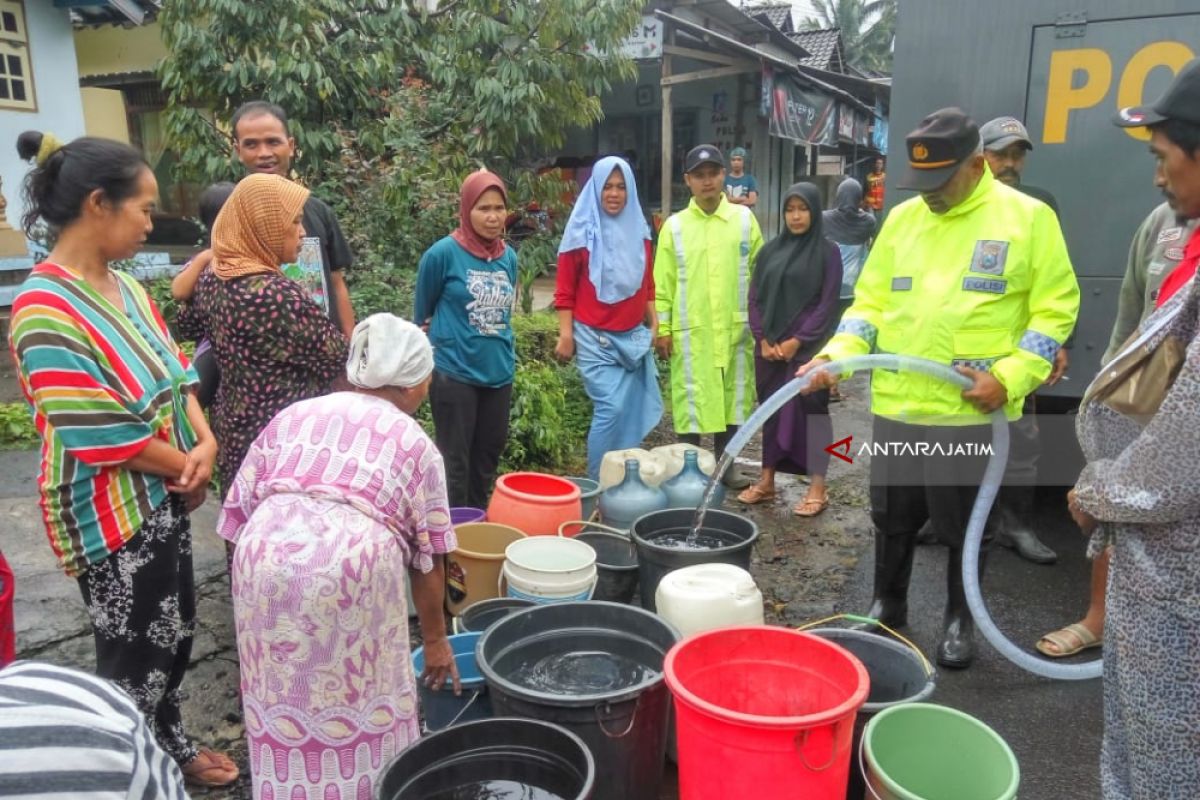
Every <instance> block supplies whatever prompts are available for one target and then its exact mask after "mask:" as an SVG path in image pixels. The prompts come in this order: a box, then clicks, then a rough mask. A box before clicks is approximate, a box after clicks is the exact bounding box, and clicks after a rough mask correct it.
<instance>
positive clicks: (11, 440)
mask: <svg viewBox="0 0 1200 800" xmlns="http://www.w3.org/2000/svg"><path fill="white" fill-rule="evenodd" d="M39 441H40V437H39V436H38V432H37V428H36V427H34V424H33V414H32V413H31V412H30V410H29V406H28V405H27V404H25V403H0V450H22V449H25V448H28V447H32V446H33V445H36V444H37V443H38V442H39Z"/></svg>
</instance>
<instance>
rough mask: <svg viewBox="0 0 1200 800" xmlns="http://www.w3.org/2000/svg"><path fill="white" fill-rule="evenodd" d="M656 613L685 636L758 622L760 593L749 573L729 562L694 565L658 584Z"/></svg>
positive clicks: (664, 578) (761, 607) (676, 571)
mask: <svg viewBox="0 0 1200 800" xmlns="http://www.w3.org/2000/svg"><path fill="white" fill-rule="evenodd" d="M654 604H655V607H656V608H657V610H658V614H659V616H661V617H662V618H663V619H665V620H666V621H667V622H670V623H671V624H672V625H674V626H675V627H676V628H678V629H679V632H680V633H682V634H683V635H684V636H685V637H687V636H691V635H692V634H694V633H702V632H704V631H710V630H713V629H715V628H727V627H730V626H732V625H762V624H763V596H762V592H761V591H759V589H758V585H757V584H755V583H754V578H753V577H751V576H750V573H749V572H747V571H746V570H744V569H742V568H741V567H735V566H733V565H732V564H696V565H695V566H691V567H684V568H683V569H677V570H675V571H674V572H668V573H667V574H666V575H665V576H663V579H662V581H661V582H660V583H659V584H658V591H657V592H655V596H654Z"/></svg>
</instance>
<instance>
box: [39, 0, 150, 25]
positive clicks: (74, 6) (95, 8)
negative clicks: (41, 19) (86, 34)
mask: <svg viewBox="0 0 1200 800" xmlns="http://www.w3.org/2000/svg"><path fill="white" fill-rule="evenodd" d="M54 6H55V8H63V9H66V10H67V11H68V12H70V15H71V22H72V23H73V24H74V25H76V26H77V27H88V26H93V25H144V24H145V23H147V22H151V21H152V20H153V19H154V18H155V16H157V15H158V12H159V11H161V10H162V0H54Z"/></svg>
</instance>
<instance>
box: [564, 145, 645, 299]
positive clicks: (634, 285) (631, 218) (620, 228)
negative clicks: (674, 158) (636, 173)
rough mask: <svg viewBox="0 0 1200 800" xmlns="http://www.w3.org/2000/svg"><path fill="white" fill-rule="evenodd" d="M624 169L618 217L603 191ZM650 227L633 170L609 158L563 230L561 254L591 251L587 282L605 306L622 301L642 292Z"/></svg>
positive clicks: (590, 181) (594, 175)
mask: <svg viewBox="0 0 1200 800" xmlns="http://www.w3.org/2000/svg"><path fill="white" fill-rule="evenodd" d="M618 167H619V168H620V169H621V174H622V175H624V176H625V188H626V190H627V191H628V192H629V199H628V201H627V202H626V203H625V208H623V209H621V213H620V214H617V215H616V216H615V217H613V216H610V215H609V214H608V213H607V212H605V210H604V208H603V206H602V205H601V203H600V193H601V192H603V191H604V183H605V182H606V181H607V180H608V178H609V176H610V175H612V173H613V170H614V169H617V168H618ZM649 238H650V226H649V225H647V224H646V219H645V217H644V216H642V205H641V203H639V202H638V195H637V184H635V183H634V182H633V170H632V169H630V168H629V164H627V163H626V162H625V160H624V159H622V158H618V157H616V156H607V157H605V158H602V159H600V160H599V161H597V162H596V165H595V166H594V167H593V168H592V176H591V177H590V178H588V182H587V183H586V184H585V185H584V187H583V190H582V191H581V192H580V193H579V199H578V200H576V201H575V208H573V209H571V218H570V219H568V220H567V227H566V230H564V231H563V238H562V244H560V245H559V246H558V252H560V253H569V252H570V251H572V250H579V249H580V248H587V251H588V279H589V280H590V281H591V282H592V285H593V286H595V287H596V297H597V298H599V300H600V302H602V303H619V302H620V301H622V300H625V299H626V298H629V297H632V296H633V295H634V294H636V293H637V290H638V289H640V288H641V286H642V281H643V279H644V278H645V276H646V245H645V242H646V240H648V239H649Z"/></svg>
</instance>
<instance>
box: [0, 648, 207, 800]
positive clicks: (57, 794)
mask: <svg viewBox="0 0 1200 800" xmlns="http://www.w3.org/2000/svg"><path fill="white" fill-rule="evenodd" d="M0 797H3V798H35V799H36V800H57V798H61V799H62V800H68V798H85V800H100V798H112V800H153V799H154V798H160V797H161V798H172V799H173V800H187V792H186V791H184V788H183V774H182V773H181V772H180V771H179V766H178V765H177V764H176V763H175V762H174V761H172V760H171V758H170V757H169V756H168V755H167V754H166V753H165V752H163V750H162V748H161V747H159V746H158V743H157V742H155V741H154V735H153V734H152V733H151V732H150V728H149V727H148V726H147V725H146V720H145V719H144V718H143V717H142V714H141V712H139V711H138V709H137V706H135V705H134V704H133V701H132V700H130V699H129V697H128V696H127V695H125V694H124V693H122V692H121V691H120V690H119V689H117V688H116V687H115V686H113V685H112V684H110V683H108V682H106V681H103V680H101V679H100V678H97V677H95V676H93V675H88V674H86V673H83V672H78V671H76V670H72V669H64V668H62V667H55V666H51V665H49V664H37V663H34V662H32V661H18V662H16V663H15V664H13V665H12V666H10V667H8V668H6V669H4V670H3V671H0Z"/></svg>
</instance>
